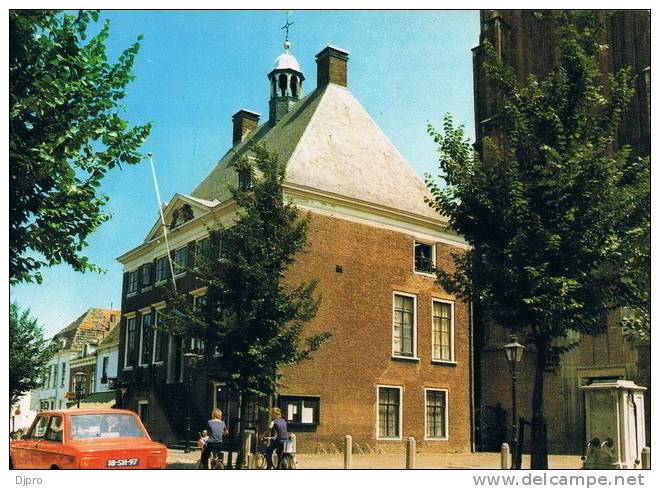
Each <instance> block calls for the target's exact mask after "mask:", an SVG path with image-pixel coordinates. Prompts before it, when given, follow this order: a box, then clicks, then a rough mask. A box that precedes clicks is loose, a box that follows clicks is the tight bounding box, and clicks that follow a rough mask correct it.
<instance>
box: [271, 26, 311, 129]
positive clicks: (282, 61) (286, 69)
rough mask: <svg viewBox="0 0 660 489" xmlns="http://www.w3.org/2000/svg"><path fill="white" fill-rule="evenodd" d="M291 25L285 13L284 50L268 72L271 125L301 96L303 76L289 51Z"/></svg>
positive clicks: (286, 112) (283, 27)
mask: <svg viewBox="0 0 660 489" xmlns="http://www.w3.org/2000/svg"><path fill="white" fill-rule="evenodd" d="M292 25H293V22H289V17H288V14H287V19H286V24H284V26H282V29H284V30H285V32H286V34H285V38H284V44H283V48H284V52H283V53H282V54H280V55H279V56H278V57H277V58H276V59H275V66H274V68H273V70H272V71H271V72H270V73H269V74H268V81H269V82H270V101H269V109H270V110H269V119H268V123H269V124H270V125H271V126H274V125H275V124H277V123H278V122H279V121H280V119H282V117H284V116H285V115H286V114H288V113H289V111H290V110H291V109H292V108H293V106H294V105H295V104H296V103H298V101H299V100H300V99H301V98H302V83H303V81H304V80H305V76H304V75H303V73H302V70H301V69H300V64H299V63H298V60H297V59H296V58H295V57H294V56H293V55H292V54H291V53H289V49H291V41H290V40H289V28H290V27H291V26H292Z"/></svg>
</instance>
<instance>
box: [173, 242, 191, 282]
mask: <svg viewBox="0 0 660 489" xmlns="http://www.w3.org/2000/svg"><path fill="white" fill-rule="evenodd" d="M183 249H185V250H186V266H185V268H184V269H183V270H182V271H177V267H179V265H178V264H177V262H176V254H177V252H178V251H181V250H183ZM189 255H190V250H189V249H188V243H186V244H185V245H183V246H180V247H179V248H177V249H175V250H174V262H173V263H172V267H173V268H174V278H179V277H183V276H184V275H185V274H186V272H187V271H188V265H189V263H190V256H189Z"/></svg>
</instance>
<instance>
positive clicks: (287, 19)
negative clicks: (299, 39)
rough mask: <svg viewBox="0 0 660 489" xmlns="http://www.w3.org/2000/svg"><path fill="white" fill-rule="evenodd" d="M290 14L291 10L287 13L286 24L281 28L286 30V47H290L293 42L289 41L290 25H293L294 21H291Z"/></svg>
mask: <svg viewBox="0 0 660 489" xmlns="http://www.w3.org/2000/svg"><path fill="white" fill-rule="evenodd" d="M289 15H291V11H288V12H287V13H286V24H284V25H283V26H282V27H281V28H282V29H285V30H286V36H285V38H284V45H285V49H289V46H290V45H291V43H290V42H289V27H291V26H292V25H293V24H294V22H289Z"/></svg>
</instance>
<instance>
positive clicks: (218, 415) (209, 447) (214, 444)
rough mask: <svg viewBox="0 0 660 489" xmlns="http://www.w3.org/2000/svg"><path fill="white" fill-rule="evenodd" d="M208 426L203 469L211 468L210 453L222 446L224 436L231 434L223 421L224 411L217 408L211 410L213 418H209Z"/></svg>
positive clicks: (203, 453) (203, 451)
mask: <svg viewBox="0 0 660 489" xmlns="http://www.w3.org/2000/svg"><path fill="white" fill-rule="evenodd" d="M207 426H208V433H209V435H208V439H207V440H206V444H205V445H204V448H203V449H202V460H201V466H202V469H208V468H209V455H211V453H212V452H214V451H219V450H220V449H221V448H222V438H223V436H225V435H227V434H229V431H228V430H227V426H226V425H225V422H224V421H222V411H220V410H219V409H217V408H216V409H214V410H213V411H211V419H209V420H208V423H207Z"/></svg>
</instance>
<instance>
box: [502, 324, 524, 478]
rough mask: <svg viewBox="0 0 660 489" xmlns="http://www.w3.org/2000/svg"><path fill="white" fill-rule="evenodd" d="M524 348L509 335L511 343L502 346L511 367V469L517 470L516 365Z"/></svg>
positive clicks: (513, 336) (514, 337)
mask: <svg viewBox="0 0 660 489" xmlns="http://www.w3.org/2000/svg"><path fill="white" fill-rule="evenodd" d="M524 350H525V347H524V346H522V345H521V344H520V343H518V342H517V341H516V336H515V335H511V343H507V344H506V345H504V353H506V360H507V362H509V366H510V367H511V417H512V420H511V421H512V424H511V430H512V432H513V433H512V436H511V468H512V469H517V468H518V467H517V463H516V462H517V461H516V458H517V457H516V454H517V453H518V423H517V421H518V414H517V413H516V380H517V379H518V364H519V363H520V360H522V356H523V351H524Z"/></svg>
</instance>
